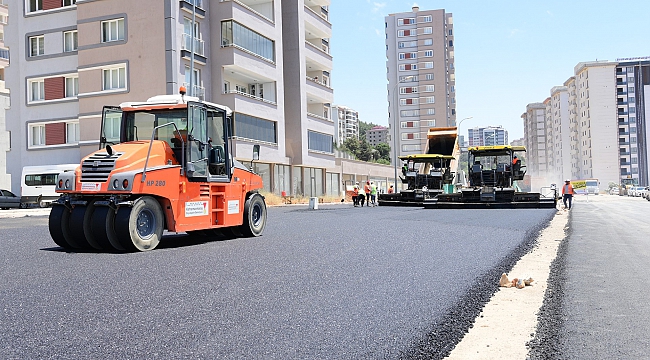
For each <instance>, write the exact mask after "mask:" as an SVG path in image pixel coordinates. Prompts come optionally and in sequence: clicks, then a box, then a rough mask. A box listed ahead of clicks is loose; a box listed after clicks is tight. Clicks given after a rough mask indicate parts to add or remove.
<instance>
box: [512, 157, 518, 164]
mask: <svg viewBox="0 0 650 360" xmlns="http://www.w3.org/2000/svg"><path fill="white" fill-rule="evenodd" d="M517 160H518V159H517V155H515V156H514V157H513V158H512V165H516V164H517Z"/></svg>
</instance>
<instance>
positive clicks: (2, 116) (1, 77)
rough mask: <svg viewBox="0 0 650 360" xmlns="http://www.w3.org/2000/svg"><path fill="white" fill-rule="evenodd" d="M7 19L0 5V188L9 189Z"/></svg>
mask: <svg viewBox="0 0 650 360" xmlns="http://www.w3.org/2000/svg"><path fill="white" fill-rule="evenodd" d="M8 19H9V8H8V6H7V5H6V4H4V3H0V188H2V189H11V175H10V174H9V171H7V152H8V151H9V150H10V149H11V137H10V133H9V132H8V131H7V130H6V129H7V128H6V110H7V109H8V108H9V105H10V104H11V102H10V101H9V100H10V99H9V90H8V89H7V87H6V86H5V68H6V67H7V66H8V65H9V49H7V48H6V47H5V44H4V34H5V25H6V24H7V22H8Z"/></svg>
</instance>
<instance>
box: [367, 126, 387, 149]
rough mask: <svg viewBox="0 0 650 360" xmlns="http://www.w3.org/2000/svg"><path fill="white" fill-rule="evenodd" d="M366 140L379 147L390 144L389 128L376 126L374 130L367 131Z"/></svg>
mask: <svg viewBox="0 0 650 360" xmlns="http://www.w3.org/2000/svg"><path fill="white" fill-rule="evenodd" d="M366 140H367V141H368V143H369V144H370V145H372V146H377V145H379V144H381V143H385V144H388V128H387V127H385V126H374V127H373V128H372V129H370V130H368V131H366Z"/></svg>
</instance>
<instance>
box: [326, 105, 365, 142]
mask: <svg viewBox="0 0 650 360" xmlns="http://www.w3.org/2000/svg"><path fill="white" fill-rule="evenodd" d="M332 118H333V120H334V128H335V129H336V133H335V134H334V135H335V138H334V141H336V145H337V146H339V145H341V144H343V142H345V140H347V139H350V138H354V139H357V140H358V139H359V112H357V111H356V110H354V109H350V108H349V107H347V106H343V105H334V106H332Z"/></svg>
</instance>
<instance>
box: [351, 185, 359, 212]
mask: <svg viewBox="0 0 650 360" xmlns="http://www.w3.org/2000/svg"><path fill="white" fill-rule="evenodd" d="M353 191H354V192H353V193H352V203H353V204H354V206H355V207H356V206H357V205H359V182H358V181H357V183H356V185H354V190H353Z"/></svg>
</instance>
